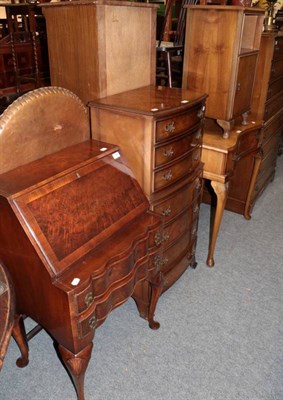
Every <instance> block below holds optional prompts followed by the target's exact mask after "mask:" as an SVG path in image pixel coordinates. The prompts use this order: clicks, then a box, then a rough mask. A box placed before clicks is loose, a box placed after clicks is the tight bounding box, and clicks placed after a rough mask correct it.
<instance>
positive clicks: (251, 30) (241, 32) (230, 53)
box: [183, 5, 264, 138]
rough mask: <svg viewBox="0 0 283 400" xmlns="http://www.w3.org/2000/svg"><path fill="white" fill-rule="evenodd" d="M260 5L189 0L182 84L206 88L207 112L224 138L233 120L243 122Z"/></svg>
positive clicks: (258, 32)
mask: <svg viewBox="0 0 283 400" xmlns="http://www.w3.org/2000/svg"><path fill="white" fill-rule="evenodd" d="M263 19H264V11H263V10H261V9H258V8H244V7H236V6H213V5H209V6H200V5H197V6H188V7H187V23H186V27H187V28H186V41H185V54H184V67H183V89H189V90H190V91H193V92H196V91H197V92H199V91H201V92H204V93H207V94H208V99H207V107H206V116H207V117H209V118H213V119H215V120H217V122H218V124H219V125H220V126H221V127H222V129H223V131H224V134H223V135H224V138H227V137H228V135H229V132H230V130H231V127H232V125H233V123H234V120H235V119H236V118H237V117H239V116H242V118H243V122H242V123H243V124H246V123H247V112H248V111H249V110H250V101H251V93H252V88H253V83H254V74H255V68H256V63H257V56H258V50H259V46H260V37H261V32H262V26H263Z"/></svg>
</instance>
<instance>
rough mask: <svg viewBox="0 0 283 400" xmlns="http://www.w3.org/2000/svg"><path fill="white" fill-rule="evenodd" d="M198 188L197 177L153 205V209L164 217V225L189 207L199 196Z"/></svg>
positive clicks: (198, 179)
mask: <svg viewBox="0 0 283 400" xmlns="http://www.w3.org/2000/svg"><path fill="white" fill-rule="evenodd" d="M200 187H201V184H200V178H199V177H197V178H196V179H195V180H194V182H192V183H188V184H186V185H184V186H183V187H182V188H181V189H179V190H178V191H177V192H174V194H173V195H171V196H168V197H166V198H165V199H163V200H162V201H161V202H158V203H157V204H154V206H153V209H154V211H155V212H157V213H159V214H161V215H163V216H164V223H165V224H166V223H167V222H168V221H169V220H171V219H172V218H175V217H176V216H177V215H178V214H180V213H182V212H183V211H184V210H185V209H186V208H188V207H190V206H191V204H192V203H193V202H194V201H195V199H197V198H198V197H199V196H200V193H201V191H200Z"/></svg>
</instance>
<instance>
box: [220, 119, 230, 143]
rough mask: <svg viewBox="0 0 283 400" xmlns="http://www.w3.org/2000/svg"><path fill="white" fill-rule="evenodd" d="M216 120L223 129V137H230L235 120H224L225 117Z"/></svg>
mask: <svg viewBox="0 0 283 400" xmlns="http://www.w3.org/2000/svg"><path fill="white" fill-rule="evenodd" d="M216 122H217V123H218V125H219V126H220V127H221V128H222V129H223V138H224V139H228V137H229V134H230V131H231V129H232V127H233V125H234V121H224V120H223V119H217V120H216Z"/></svg>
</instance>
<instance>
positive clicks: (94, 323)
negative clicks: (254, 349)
mask: <svg viewBox="0 0 283 400" xmlns="http://www.w3.org/2000/svg"><path fill="white" fill-rule="evenodd" d="M96 323H97V320H96V318H95V317H91V318H90V320H89V321H88V325H89V327H90V329H93V330H94V329H95V327H96Z"/></svg>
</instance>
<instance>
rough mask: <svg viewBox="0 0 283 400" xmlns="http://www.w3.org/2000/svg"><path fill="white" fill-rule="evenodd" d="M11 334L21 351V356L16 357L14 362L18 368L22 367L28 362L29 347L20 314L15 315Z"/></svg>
mask: <svg viewBox="0 0 283 400" xmlns="http://www.w3.org/2000/svg"><path fill="white" fill-rule="evenodd" d="M12 336H13V338H14V339H15V341H16V343H17V345H18V347H19V349H20V352H21V357H20V358H18V359H17V361H16V364H17V366H18V367H19V368H23V367H25V366H26V365H28V363H29V359H28V356H29V349H28V342H27V335H26V330H25V326H24V321H23V316H22V315H15V319H14V326H13V330H12Z"/></svg>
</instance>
